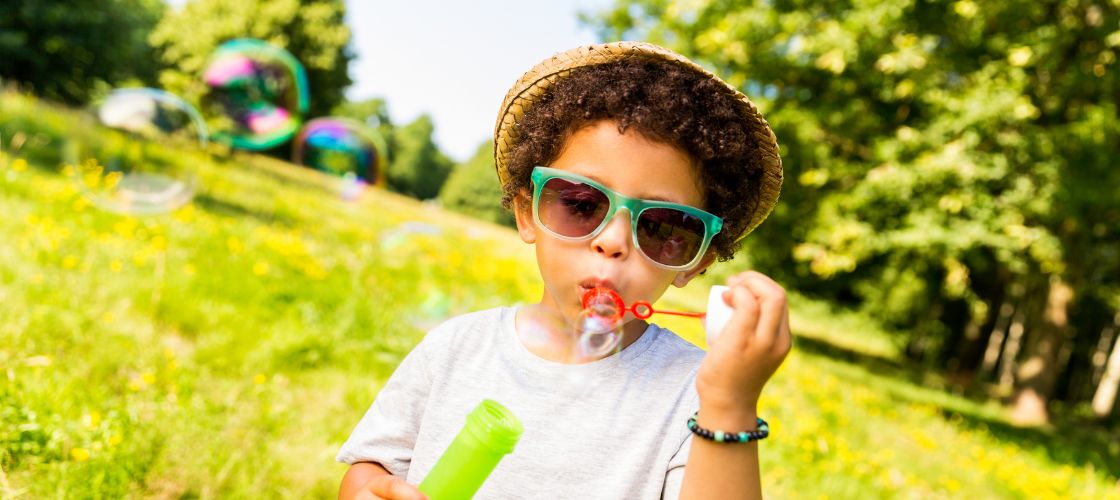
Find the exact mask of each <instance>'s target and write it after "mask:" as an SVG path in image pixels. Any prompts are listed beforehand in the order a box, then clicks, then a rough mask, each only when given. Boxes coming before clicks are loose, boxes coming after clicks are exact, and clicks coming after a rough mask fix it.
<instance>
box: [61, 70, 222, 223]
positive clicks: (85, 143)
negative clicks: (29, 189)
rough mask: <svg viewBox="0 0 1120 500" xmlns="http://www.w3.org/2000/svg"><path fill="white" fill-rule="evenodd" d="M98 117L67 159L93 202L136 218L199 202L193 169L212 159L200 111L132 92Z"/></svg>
mask: <svg viewBox="0 0 1120 500" xmlns="http://www.w3.org/2000/svg"><path fill="white" fill-rule="evenodd" d="M94 115H95V116H94V117H92V118H87V119H85V120H82V121H80V122H77V123H75V126H74V127H73V129H71V130H70V131H69V132H68V133H67V138H66V141H65V143H64V144H65V146H64V151H63V158H64V160H65V161H66V162H67V164H69V165H70V166H71V168H72V169H73V170H72V174H73V175H74V177H75V178H76V180H77V181H78V186H79V188H80V189H81V191H82V193H83V194H84V195H85V196H86V198H87V199H89V200H90V201H91V202H93V203H94V204H95V205H97V206H99V207H101V208H103V209H105V210H109V211H112V212H117V213H122V214H130V215H147V214H155V213H161V212H167V211H170V210H174V209H176V208H178V207H180V206H182V205H184V204H186V203H187V202H189V201H190V200H191V198H192V197H193V196H194V191H195V187H196V177H195V175H194V173H193V169H192V168H191V167H192V165H190V162H191V161H192V158H194V157H201V156H203V155H204V153H202V152H201V151H199V150H200V149H201V148H202V147H204V146H205V145H206V141H207V132H206V125H205V123H204V122H203V120H202V117H201V116H200V115H199V113H198V111H196V110H195V109H194V108H193V107H192V106H191V105H189V104H187V103H186V102H185V101H183V100H182V99H180V98H179V97H177V96H175V95H173V94H171V93H168V92H165V91H163V90H158V89H150V88H126V89H116V90H113V91H112V92H111V93H109V95H108V96H106V97H105V99H103V100H101V101H100V102H99V103H97V104H96V106H95V107H94ZM192 151H193V153H194V154H195V155H197V156H193V157H192V155H191V154H190V153H191V152H192Z"/></svg>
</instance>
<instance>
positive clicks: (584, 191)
mask: <svg viewBox="0 0 1120 500" xmlns="http://www.w3.org/2000/svg"><path fill="white" fill-rule="evenodd" d="M540 197H541V198H540V201H539V202H538V203H539V205H538V207H537V213H538V214H539V216H540V219H541V224H544V226H545V227H547V228H548V229H550V230H552V231H553V232H555V233H556V234H559V235H561V236H567V237H569V238H579V237H582V236H587V235H589V234H591V232H592V231H594V230H595V228H597V227H599V224H601V223H602V222H603V219H604V218H605V217H606V216H607V211H608V210H609V209H610V205H611V202H610V199H609V198H607V195H606V193H604V192H602V191H600V190H598V189H596V188H595V187H594V186H589V185H587V184H582V183H579V182H572V181H568V180H564V179H549V180H548V181H545V183H544V186H542V187H541V194H540Z"/></svg>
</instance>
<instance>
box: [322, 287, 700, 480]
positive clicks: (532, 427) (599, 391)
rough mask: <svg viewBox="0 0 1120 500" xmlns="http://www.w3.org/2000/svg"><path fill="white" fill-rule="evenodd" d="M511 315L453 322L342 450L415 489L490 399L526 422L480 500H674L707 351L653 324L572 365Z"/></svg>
mask: <svg viewBox="0 0 1120 500" xmlns="http://www.w3.org/2000/svg"><path fill="white" fill-rule="evenodd" d="M515 316H516V309H515V308H509V307H504V308H497V309H490V310H486V311H479V312H475V313H471V314H466V315H463V316H459V317H456V318H452V319H450V320H448V321H447V322H445V323H443V324H442V325H440V326H438V327H436V328H435V329H433V330H432V331H431V332H429V333H428V335H427V336H425V337H424V339H423V340H422V341H421V342H420V344H418V345H417V346H416V348H414V349H413V350H412V352H410V353H409V354H408V356H406V357H405V359H404V360H403V361H401V364H400V366H398V367H397V370H396V371H395V372H394V373H393V375H392V376H391V377H390V378H389V380H388V381H387V382H386V383H385V386H384V387H383V388H382V389H381V392H380V393H378V395H377V398H376V399H375V400H374V402H373V405H371V406H370V408H369V410H368V411H367V412H366V414H365V416H364V417H363V418H362V420H361V421H360V422H359V423H358V426H357V428H355V429H354V432H353V434H351V435H350V438H349V439H348V440H347V441H346V443H345V444H344V445H343V446H342V449H341V450H339V452H338V458H337V459H338V461H340V462H345V463H348V464H353V463H355V462H376V463H379V464H381V465H382V466H384V467H385V468H386V469H387V470H388V471H389V472H391V473H392V474H394V475H396V476H399V477H404V478H406V480H407V481H408V482H410V483H413V484H419V483H420V481H422V480H423V479H424V477H425V476H426V475H427V474H428V472H429V471H430V470H431V468H432V466H433V465H434V464H435V462H436V460H437V459H439V457H440V455H441V454H442V453H443V451H444V450H445V449H446V448H447V446H448V445H449V444H450V443H451V440H452V439H454V438H455V435H456V434H457V433H458V432H459V429H461V428H462V427H463V424H464V423H465V422H466V416H467V414H468V413H469V412H470V411H471V410H472V409H474V407H475V406H476V405H478V403H479V402H480V401H482V400H483V399H493V400H495V401H497V402H499V403H501V404H502V405H504V406H505V407H507V408H509V409H510V411H512V412H513V414H514V415H516V416H517V418H518V419H519V420H520V421H521V423H522V424H523V425H524V427H525V432H524V434H522V436H521V440H520V441H519V442H518V443H517V447H516V448H515V449H514V451H513V453H511V454H509V455H507V456H506V457H505V458H504V459H503V460H502V461H501V462H500V463H499V464H498V466H497V467H496V468H495V469H494V472H493V473H492V474H491V475H490V477H489V478H488V479H487V480H486V482H485V483H483V485H482V488H481V489H480V490H479V491H478V493H477V494H476V496H475V497H476V498H537V499H544V498H549V499H552V498H580V499H592V498H610V499H617V498H662V497H664V498H676V497H677V496H678V493H679V491H680V484H681V480H682V479H683V477H684V466H685V462H686V461H687V460H688V451H689V443H690V441H691V440H690V439H689V438H690V433H689V431H688V428H687V427H686V426H685V423H686V422H687V420H688V418H689V416H691V415H692V412H693V411H696V409H697V405H698V404H699V398H698V396H697V394H696V385H695V380H696V371H697V368H699V366H700V361H701V359H702V358H703V356H704V352H703V351H702V350H700V349H699V348H697V347H696V346H694V345H692V344H690V343H688V342H687V341H685V340H683V339H681V338H680V337H678V336H677V335H676V334H674V333H673V332H671V331H669V330H666V329H664V328H661V327H658V326H657V325H653V324H651V325H650V326H649V328H647V329H646V331H645V333H643V334H642V336H641V337H640V338H639V339H638V340H637V341H635V342H634V343H633V344H631V345H630V346H628V347H627V348H626V349H623V350H622V351H621V352H619V353H616V354H614V355H612V356H610V357H607V358H603V359H601V360H598V361H595V362H592V363H587V364H580V365H570V364H561V363H555V362H551V361H548V360H545V359H543V358H540V357H538V356H536V355H535V354H533V353H532V352H530V351H529V350H527V349H526V348H525V347H524V346H523V345H522V344H521V341H520V340H518V338H517V333H516V328H515V325H514V318H515Z"/></svg>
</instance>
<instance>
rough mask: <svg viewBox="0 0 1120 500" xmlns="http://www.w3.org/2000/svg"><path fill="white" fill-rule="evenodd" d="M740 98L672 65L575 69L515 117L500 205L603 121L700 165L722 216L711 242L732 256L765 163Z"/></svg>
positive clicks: (708, 199) (722, 255)
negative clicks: (677, 151)
mask: <svg viewBox="0 0 1120 500" xmlns="http://www.w3.org/2000/svg"><path fill="white" fill-rule="evenodd" d="M737 101H738V98H737V97H736V96H734V95H731V93H729V92H728V91H727V89H726V87H725V86H724V85H723V84H722V83H721V82H719V81H716V80H713V79H711V78H708V77H705V76H704V75H701V74H698V73H697V72H695V71H690V70H688V69H684V68H681V67H679V66H677V65H674V64H668V63H664V62H660V61H652V60H645V59H625V60H620V61H614V62H610V63H607V64H600V65H595V66H586V67H581V68H576V69H574V70H572V72H571V74H570V75H568V76H566V77H564V78H561V79H559V80H558V81H557V82H555V83H554V84H553V85H552V87H551V88H550V89H549V91H548V93H546V94H545V95H542V96H540V97H539V98H538V100H537V102H536V103H535V104H534V105H533V107H531V108H529V109H528V110H526V112H525V115H524V117H523V118H522V119H521V121H519V122H518V123H517V128H518V132H519V134H520V137H519V139H518V141H517V144H515V145H514V146H513V149H512V151H511V152H510V159H509V165H508V167H507V168H508V173H509V176H508V177H507V181H506V184H505V185H504V186H502V190H503V192H504V195H503V196H502V206H504V207H506V208H507V209H508V208H510V207H511V206H512V200H513V198H514V197H515V196H516V194H517V193H518V192H519V191H520V190H521V189H522V188H528V187H529V185H530V183H531V181H530V174H531V173H532V171H533V167H534V166H537V165H542V166H547V165H549V164H550V163H551V162H552V161H554V160H555V159H556V158H557V157H558V156H559V154H560V150H561V148H562V147H563V145H564V143H565V142H566V141H567V139H568V138H569V137H571V135H572V134H573V133H575V132H576V131H578V130H580V129H581V128H583V127H586V126H589V125H592V124H594V123H596V122H599V121H602V120H611V121H614V122H616V123H617V124H618V130H619V132H620V133H621V132H624V131H626V130H627V129H633V130H634V131H636V132H638V133H639V134H641V135H643V136H645V137H646V138H648V139H651V140H654V141H657V142H662V143H666V144H670V145H672V146H674V147H676V148H678V149H680V150H682V151H684V152H685V153H687V154H688V155H689V157H691V158H692V159H693V161H694V164H696V165H698V166H699V172H698V174H699V178H700V182H701V185H702V187H703V195H704V206H703V207H701V208H703V209H704V210H707V211H708V212H711V213H713V214H715V215H718V216H720V217H722V218H723V222H724V226H723V230H722V231H721V232H720V233H719V234H717V235H716V236H715V238H714V239H713V240H712V244H711V248H712V249H713V250H714V251H715V252H716V254H717V255H718V257H719V260H720V261H726V260H730V259H731V258H732V257H733V256H734V254H735V251H736V250H737V249H738V247H739V244H738V242H737V241H735V240H736V239H737V238H738V236H739V235H740V234H742V233H743V231H744V229H745V228H746V227H747V225H748V224H749V223H750V219H751V215H752V214H754V212H755V210H756V209H757V207H758V203H759V201H758V200H759V196H760V188H761V181H762V175H763V166H762V163H761V159H760V152H759V144H758V143H757V142H756V139H755V138H754V136H753V135H752V134H751V133H750V124H748V123H747V122H746V121H745V120H744V119H743V117H742V116H741V115H740V114H739V112H738V111H737V109H738V108H737Z"/></svg>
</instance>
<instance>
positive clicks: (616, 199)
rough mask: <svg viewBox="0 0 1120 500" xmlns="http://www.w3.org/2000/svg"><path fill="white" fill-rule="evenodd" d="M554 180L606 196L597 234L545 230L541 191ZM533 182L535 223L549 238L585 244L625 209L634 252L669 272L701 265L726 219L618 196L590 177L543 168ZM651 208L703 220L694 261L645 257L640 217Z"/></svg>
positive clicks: (683, 207)
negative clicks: (674, 262) (640, 241)
mask: <svg viewBox="0 0 1120 500" xmlns="http://www.w3.org/2000/svg"><path fill="white" fill-rule="evenodd" d="M552 179H562V180H565V181H569V182H575V183H579V184H587V185H588V186H591V187H593V188H595V189H598V190H599V191H601V192H602V193H603V194H605V195H606V196H607V201H608V203H610V206H609V207H608V208H607V214H606V215H605V216H604V217H603V220H602V222H600V223H599V225H598V226H597V227H596V228H595V229H594V230H592V231H591V232H589V233H587V235H585V236H576V237H572V236H564V235H562V234H560V233H557V232H556V231H553V230H552V229H549V227H548V226H546V225H545V224H544V222H543V221H541V216H540V210H539V207H540V204H541V191H543V190H544V185H545V183H547V182H548V181H550V180H552ZM532 180H533V220H534V221H535V222H536V224H537V226H539V227H540V228H542V229H544V230H545V231H548V234H551V235H552V236H555V237H556V238H559V239H562V240H567V241H583V240H587V239H591V238H594V237H595V236H597V235H598V234H599V233H600V232H602V231H603V228H604V227H607V224H609V223H610V221H611V219H614V216H615V214H617V213H618V210H619V209H620V208H625V209H626V211H627V212H630V237H631V238H632V239H633V243H634V248H636V249H637V250H638V253H640V254H642V257H645V259H646V260H648V261H650V262H651V263H653V265H655V266H657V267H660V268H662V269H666V270H670V271H687V270H689V269H692V268H693V267H695V266H696V265H697V264H698V263H699V262H700V260H701V259H703V258H704V254H705V253H707V251H708V245H709V244H711V242H712V238H715V236H716V235H717V234H719V232H720V230H722V229H723V219H721V218H719V217H718V216H716V215H713V214H711V213H708V212H705V211H703V210H700V209H699V208H696V207H693V206H689V205H682V204H680V203H671V202H668V201H657V200H643V199H640V198H632V197H629V196H626V195H624V194H621V193H618V192H615V191H614V190H612V189H610V188H608V187H606V186H604V185H602V184H600V183H598V182H595V181H593V180H591V179H588V178H587V177H584V176H582V175H579V174H574V173H572V172H568V171H567V170H560V169H557V168H549V167H541V166H537V167H533V173H532ZM650 208H671V209H675V210H680V211H682V212H684V213H686V214H688V215H691V216H693V217H696V218H697V219H700V221H701V222H703V223H704V240H703V242H701V244H700V249H699V251H697V252H696V256H694V257H693V258H692V260H691V261H689V262H688V263H687V264H683V265H679V266H670V265H667V264H662V263H660V262H657V261H656V260H653V259H652V258H650V256H648V255H646V252H645V251H644V250H642V246H641V245H639V244H638V217H639V216H641V214H642V212H644V211H645V210H647V209H650Z"/></svg>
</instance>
